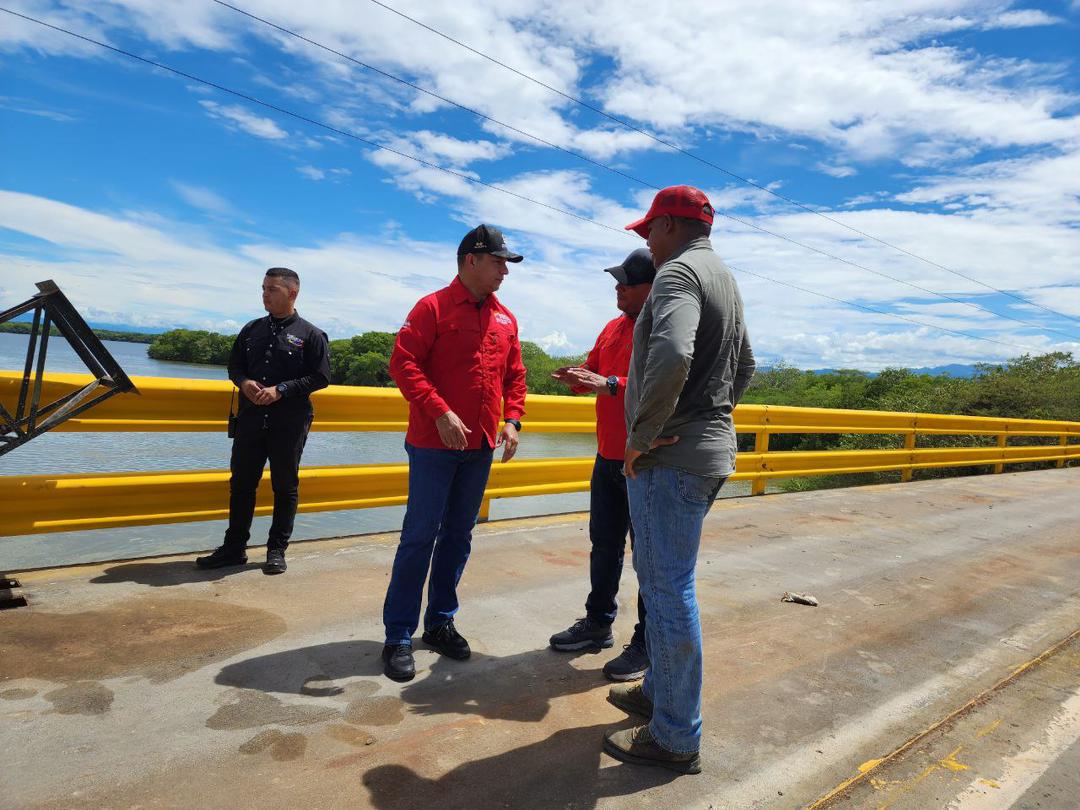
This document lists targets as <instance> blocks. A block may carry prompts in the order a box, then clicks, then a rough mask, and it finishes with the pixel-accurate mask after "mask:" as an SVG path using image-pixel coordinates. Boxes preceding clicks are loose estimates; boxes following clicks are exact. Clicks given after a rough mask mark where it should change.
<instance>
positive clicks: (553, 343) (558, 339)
mask: <svg viewBox="0 0 1080 810" xmlns="http://www.w3.org/2000/svg"><path fill="white" fill-rule="evenodd" d="M536 342H537V344H539V346H540V348H541V349H543V350H544V351H545V352H547V353H548V354H552V355H559V354H566V353H567V352H568V351H569V350H570V348H571V345H570V339H569V338H568V337H567V336H566V333H565V332H560V331H559V330H557V329H556V330H555V331H554V332H551V333H550V334H547V335H544V336H543V337H542V338H539V339H537V341H536Z"/></svg>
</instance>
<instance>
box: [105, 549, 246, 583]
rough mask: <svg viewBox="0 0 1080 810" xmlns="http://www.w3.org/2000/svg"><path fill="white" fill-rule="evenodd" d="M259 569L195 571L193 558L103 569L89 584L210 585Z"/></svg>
mask: <svg viewBox="0 0 1080 810" xmlns="http://www.w3.org/2000/svg"><path fill="white" fill-rule="evenodd" d="M258 567H260V565H259V563H256V562H252V561H251V560H249V561H248V564H247V565H237V566H232V567H229V568H212V569H210V570H204V569H202V568H196V567H195V558H194V557H192V558H191V559H190V560H169V561H168V562H158V563H155V562H139V563H123V564H122V565H114V566H112V567H111V568H106V569H105V570H104V571H103V572H102V573H101V574H100V575H99V576H96V577H94V578H93V579H92V580H90V581H91V582H93V583H96V584H98V585H111V584H114V583H117V582H137V583H138V584H140V585H150V586H151V587H154V588H164V587H169V586H172V585H184V584H187V583H189V582H213V581H215V580H218V579H224V578H225V577H227V576H231V575H233V574H240V573H243V572H244V571H250V570H251V569H253V568H258Z"/></svg>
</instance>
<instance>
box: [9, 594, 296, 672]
mask: <svg viewBox="0 0 1080 810" xmlns="http://www.w3.org/2000/svg"><path fill="white" fill-rule="evenodd" d="M12 613H13V615H10V616H4V620H3V622H2V623H0V681H3V680H14V679H18V678H39V679H42V680H49V681H57V682H60V683H68V682H74V681H85V680H87V679H102V680H103V679H106V678H113V677H119V676H125V675H142V676H143V677H146V678H149V679H150V680H151V681H155V682H161V681H168V680H172V679H173V678H178V677H180V676H181V675H183V674H185V673H187V672H189V671H192V670H196V669H200V668H202V667H205V666H208V665H209V664H213V663H214V662H217V661H223V660H225V659H227V658H231V657H233V656H234V655H236V654H237V653H240V652H243V651H245V650H250V649H252V648H254V647H258V646H260V645H262V644H264V643H266V642H267V641H269V640H270V639H273V638H275V637H277V636H279V635H281V634H282V633H284V632H285V622H284V620H282V619H281V617H279V616H277V615H275V614H273V613H270V612H269V611H265V610H258V609H255V608H248V607H243V606H241V605H235V604H230V603H227V602H222V601H221V600H204V599H174V598H168V597H165V598H161V597H145V598H141V599H128V600H125V601H124V602H122V603H118V604H116V605H112V606H110V607H107V608H104V609H101V610H89V611H85V612H83V613H46V612H43V611H38V610H28V611H18V612H12Z"/></svg>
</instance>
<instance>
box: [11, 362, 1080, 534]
mask: <svg viewBox="0 0 1080 810" xmlns="http://www.w3.org/2000/svg"><path fill="white" fill-rule="evenodd" d="M88 379H89V378H88V377H86V376H83V375H75V374H54V375H50V376H49V377H48V378H47V379H46V382H45V387H44V392H43V398H45V399H46V401H48V400H51V399H53V398H55V397H58V396H61V395H63V394H65V393H67V392H68V391H70V390H74V389H76V388H79V387H82V386H83V385H85V384H86V382H87V381H88ZM21 380H22V375H21V374H20V373H17V372H9V371H0V402H2V403H3V404H4V405H5V406H6V407H9V409H10V408H11V407H13V403H14V400H15V399H16V398H17V397H18V385H19V383H20V382H21ZM133 381H134V383H135V385H136V386H137V388H138V390H139V392H140V394H139V395H133V394H131V395H129V394H124V395H120V396H116V397H113V398H112V399H110V400H107V401H106V402H104V403H102V404H101V405H100V406H98V407H95V408H94V410H93V411H90V412H88V413H87V414H84V416H83V417H81V418H79V419H73V420H70V421H69V422H67V423H65V424H64V425H61V426H60V428H58V429H59V430H75V431H120V432H123V431H222V432H224V430H225V424H226V417H227V416H228V412H229V399H230V393H231V391H232V386H231V385H230V384H229V383H228V382H221V381H217V380H188V379H171V378H161V377H136V378H133ZM314 399H315V409H316V421H315V423H314V425H313V426H312V427H313V429H314V430H337V431H403V430H404V429H405V426H406V421H407V418H408V407H407V405H406V403H405V401H404V400H403V399H402V398H401V395H400V394H399V393H398V392H397V390H396V389H387V388H358V387H350V386H330V387H329V388H327V389H325V390H323V391H320V392H319V393H317V394H316V395H315V397H314ZM593 408H594V406H593V401H592V399H588V398H581V397H558V396H542V395H536V396H530V397H529V400H528V410H529V415H528V427H529V430H530V431H533V432H537V431H539V432H549V433H591V432H593V430H594V410H593ZM735 426H736V430H737V431H738V432H739V433H744V434H747V433H752V434H754V436H755V448H754V451H753V452H750V453H740V454H739V457H738V462H737V467H736V473H735V475H734V476H733V477H732V480H748V481H750V482H751V491H752V492H753V493H755V494H760V493H762V492H764V489H765V484H766V482H767V481H768V480H770V479H774V478H792V477H796V476H808V475H824V474H846V473H866V472H883V471H896V470H899V471H900V472H901V475H902V478H903V479H904V480H909V479H910V477H911V473H912V471H914V470H920V469H930V468H934V467H964V466H982V465H993V467H994V470H995V472H1001V471H1003V470H1004V468H1005V465H1006V464H1020V463H1027V462H1056V463H1057V466H1059V467H1061V466H1064V465H1065V463H1066V462H1068V461H1069V460H1078V459H1080V422H1054V421H1045V420H1036V419H999V418H992V417H977V416H954V415H948V414H917V413H895V412H888V411H850V410H829V409H824V408H794V407H787V406H773V405H740V406H739V407H738V408H737V409H736V410H735ZM780 433H879V434H894V435H902V436H904V441H905V447H904V449H897V450H840V451H827V452H791V451H787V452H778V451H770V450H769V436H770V435H772V434H780ZM920 435H964V436H996V437H997V446H996V447H957V448H919V447H917V446H916V440H917V437H918V436H920ZM1014 436H1015V437H1020V436H1024V437H1029V436H1036V437H1050V438H1055V439H1056V440H1057V445H1043V446H1030V445H1022V446H1009V444H1008V440H1009V438H1010V437H1014ZM1070 439H1071V440H1072V443H1070ZM591 470H592V459H591V458H570V459H541V460H517V461H514V462H513V463H511V464H507V465H502V464H495V465H494V466H493V467H492V472H491V478H490V480H489V482H488V488H487V490H486V492H485V494H484V498H485V500H484V510H483V514H484V515H485V516H486V514H487V510H488V506H489V504H490V501H491V500H492V499H494V498H512V497H520V496H528V495H550V494H558V493H565V492H581V491H586V490H588V488H589V477H590V473H591ZM300 481H301V484H300V497H301V501H300V506H299V510H300V511H301V512H320V511H330V510H341V509H362V508H368V507H375V506H392V505H398V504H403V503H405V500H406V496H407V489H408V467H407V465H405V464H369V465H361V466H341V467H305V468H303V469H301V471H300ZM228 485H229V473H228V472H227V471H222V470H208V471H199V472H145V473H105V474H96V473H88V474H70V475H13V476H0V534H4V535H24V534H36V533H42V532H55V531H72V530H76V529H103V528H117V527H123V526H136V525H149V524H159V523H179V522H184V521H195V520H216V519H220V518H224V517H226V516H227V514H228V506H227V504H228V494H229V493H228ZM272 504H273V494H272V492H271V490H270V479H269V474H266V475H265V476H264V477H263V481H262V483H261V484H260V487H259V492H258V498H257V505H256V513H257V514H269V513H270V511H271V510H272Z"/></svg>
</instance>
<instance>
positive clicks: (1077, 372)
mask: <svg viewBox="0 0 1080 810" xmlns="http://www.w3.org/2000/svg"><path fill="white" fill-rule="evenodd" d="M29 327H30V325H29V324H25V323H11V324H0V331H7V332H22V333H26V332H28V331H29ZM95 332H96V333H97V334H98V336H99V337H101V338H102V339H104V340H127V341H132V342H149V343H150V345H149V347H148V349H147V352H148V354H149V356H150V357H152V358H154V359H155V360H174V361H182V362H187V363H206V364H214V365H225V364H227V363H228V359H229V352H230V350H231V349H232V345H233V341H234V340H235V336H234V335H222V334H219V333H216V332H208V331H202V330H192V329H173V330H171V331H168V332H164V333H162V334H159V335H148V334H145V333H128V332H110V331H104V330H95ZM393 347H394V333H392V332H364V333H363V334H360V335H355V336H353V337H351V338H343V339H340V340H333V341H331V342H330V374H331V383H333V384H334V385H365V386H377V387H393V385H394V382H393V380H392V379H391V378H390V372H389V361H390V352H391V351H392V350H393ZM521 353H522V360H523V361H524V363H525V367H526V370H527V376H526V378H527V382H528V386H529V391H530V392H532V393H536V394H564V395H565V394H569V393H570V392H569V391H568V390H567V388H566V387H565V386H563V385H561V384H560V383H558V382H556V381H555V380H553V379H551V372H552V371H554V370H555V369H556V368H559V367H560V366H566V365H577V364H579V363H581V362H583V360H584V355H576V356H567V357H559V356H551V355H549V354H547V352H545V351H544V350H543V349H542V348H541V347H540V346H538V345H537V344H535V343H532V342H529V341H522V344H521ZM743 402H746V403H760V404H768V405H791V406H798V407H812V408H844V409H853V410H879V411H903V412H914V413H947V414H960V415H968V416H996V417H1006V418H1014V419H1052V420H1066V421H1080V362H1078V361H1077V360H1074V359H1073V356H1072V355H1071V354H1069V353H1066V352H1053V353H1049V354H1043V355H1036V356H1033V355H1026V354H1025V355H1022V356H1020V357H1016V358H1013V359H1011V360H1008V361H1006V362H1003V363H996V364H995V363H981V364H977V365H976V366H975V373H974V375H973V376H971V377H967V378H965V377H951V376H947V375H931V374H925V373H916V372H914V371H911V370H909V369H904V368H888V369H885V370H884V371H881V372H879V373H877V374H870V373H867V372H864V371H857V370H853V369H839V370H835V371H828V372H821V371H804V370H801V369H798V368H795V367H793V366H791V365H788V364H785V363H782V362H781V363H778V364H776V365H774V366H771V367H768V368H762V369H759V370H758V372H757V374H756V375H755V376H754V378H753V380H752V381H751V383H750V387H749V389H748V390H747V392H746V395H745V396H744V398H743ZM753 439H754V437H753V436H752V435H749V434H744V435H740V437H739V444H740V450H743V451H749V450H750V449H752V447H753ZM994 443H995V437H993V436H982V437H980V436H974V437H973V436H964V435H959V436H920V437H919V440H918V446H919V447H971V446H990V445H993V444H994ZM1055 443H1056V440H1055V439H1053V438H1040V437H1014V438H1011V439H1010V444H1012V445H1020V444H1031V445H1038V444H1055ZM900 447H903V438H902V437H900V436H893V435H887V434H886V435H874V434H819V433H810V434H775V435H773V436H771V437H770V444H769V448H770V450H860V449H892V448H900ZM1026 466H1031V467H1038V466H1042V465H1039V464H1035V465H1026ZM1010 469H1012V468H1010ZM1017 469H1019V467H1018V468H1017ZM982 471H984V470H983V469H981V468H978V467H968V468H958V469H948V470H946V469H938V470H922V471H919V473H918V477H922V478H928V477H941V476H947V475H964V474H971V473H977V472H982ZM896 476H897V473H868V474H865V475H836V476H820V477H814V478H795V479H790V480H788V481H784V482H782V484H781V486H782V487H783V488H784V489H786V490H793V489H795V490H801V489H818V488H821V487H829V486H851V485H853V484H859V483H878V482H883V481H888V480H892V479H894V478H895V477H896Z"/></svg>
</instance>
